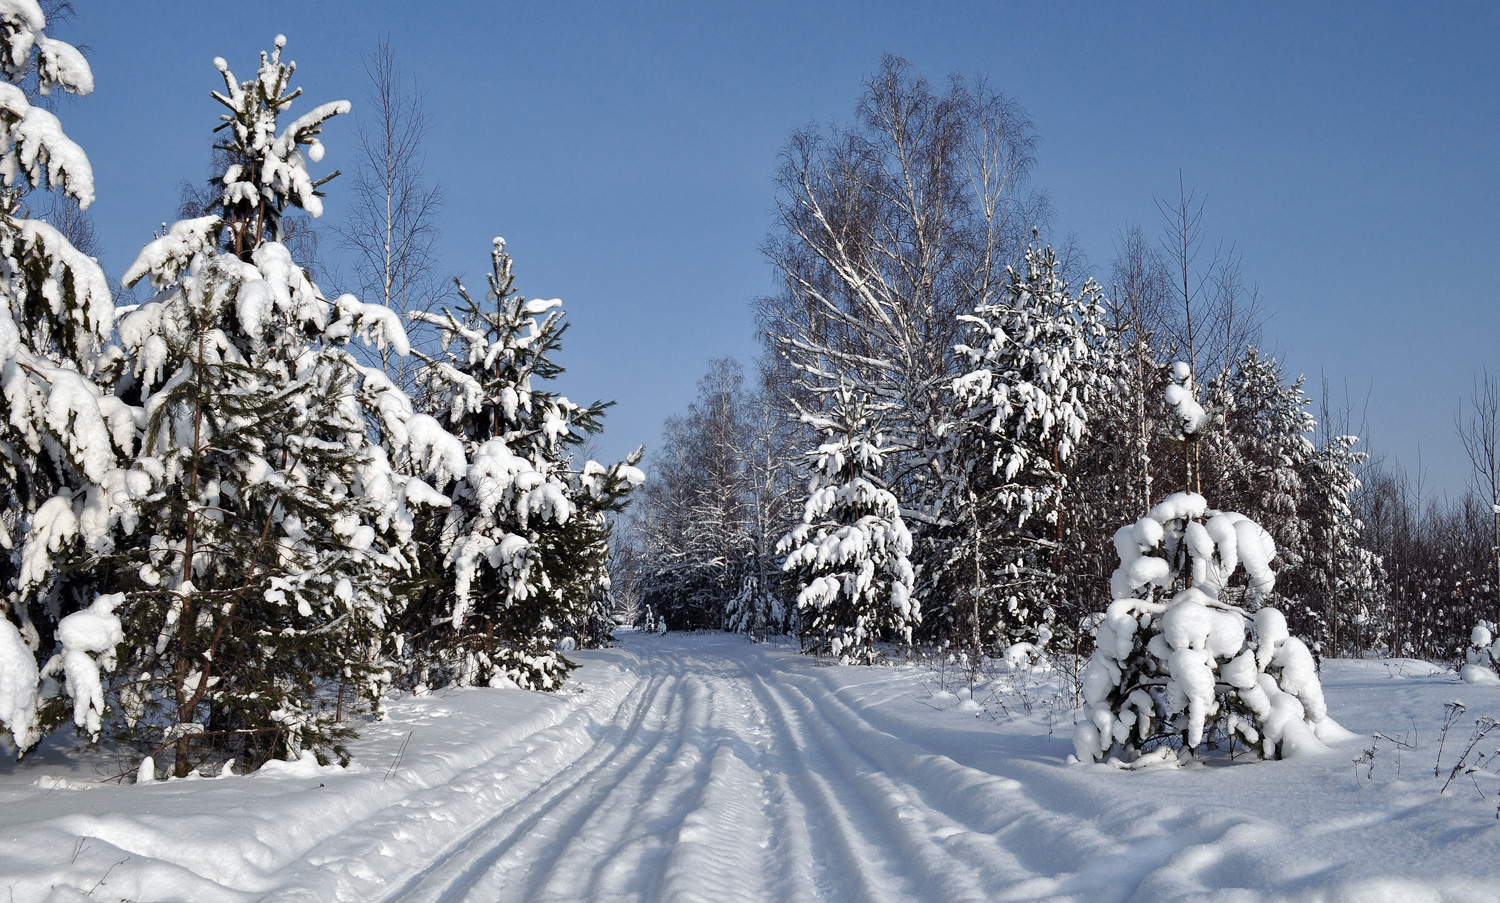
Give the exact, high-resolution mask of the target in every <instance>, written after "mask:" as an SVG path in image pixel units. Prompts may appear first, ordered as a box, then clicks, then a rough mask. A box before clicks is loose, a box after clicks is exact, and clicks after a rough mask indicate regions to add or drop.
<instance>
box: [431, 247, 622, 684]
mask: <svg viewBox="0 0 1500 903" xmlns="http://www.w3.org/2000/svg"><path fill="white" fill-rule="evenodd" d="M490 261H491V272H490V274H489V292H488V294H487V295H486V296H485V302H484V303H483V304H481V303H480V302H477V301H475V300H474V299H473V298H472V297H471V296H470V295H469V292H468V290H467V289H466V288H464V286H463V285H462V284H459V285H458V296H459V300H460V302H461V306H460V309H459V310H458V311H456V312H455V311H449V310H444V311H442V312H441V313H439V314H428V313H420V312H418V313H416V314H414V317H415V318H416V319H418V320H420V321H423V322H426V323H430V324H431V325H433V326H435V327H436V328H437V329H438V331H439V333H440V335H441V339H442V345H443V349H444V353H443V355H442V356H441V357H437V358H428V359H427V360H426V363H427V366H426V367H424V368H423V370H422V371H421V374H420V375H419V382H420V384H421V386H422V388H423V395H424V399H425V404H426V406H427V408H428V410H429V411H430V412H431V416H427V415H417V417H415V418H413V420H412V421H411V422H410V423H409V424H408V429H409V430H410V431H411V433H412V440H411V441H412V444H413V450H414V454H413V458H412V460H413V463H414V466H416V467H417V468H418V469H419V470H421V471H423V472H426V473H429V474H431V475H432V479H433V482H434V485H436V486H437V488H439V489H447V491H448V493H449V497H450V498H451V500H452V504H451V506H450V507H449V509H448V513H447V515H446V517H445V518H444V520H443V521H442V523H441V526H440V527H439V528H438V536H437V539H438V547H439V549H440V551H441V553H442V555H443V559H442V567H443V568H444V569H445V573H446V574H448V575H449V576H448V578H447V580H446V581H445V582H444V583H442V584H441V587H440V589H439V590H438V591H437V592H436V593H435V594H434V595H433V596H432V597H431V598H429V599H428V600H427V603H426V604H425V605H424V607H423V609H422V610H421V612H420V616H421V619H422V620H421V622H420V623H419V624H418V625H417V629H418V630H419V631H420V632H419V633H418V635H417V637H416V643H417V648H418V650H419V651H427V652H429V653H430V660H431V662H432V665H431V670H430V672H429V675H428V680H436V681H439V682H450V681H451V682H454V683H458V684H462V685H469V684H489V685H492V686H501V685H506V684H515V685H519V686H522V687H526V688H530V689H555V688H556V687H557V686H558V685H559V683H560V682H561V681H562V679H563V677H564V676H565V675H566V674H567V671H568V670H569V669H570V668H571V667H572V665H571V663H570V662H569V661H568V660H567V659H566V658H565V657H564V656H562V655H561V654H560V653H559V652H558V651H557V649H556V645H557V643H558V641H559V640H561V639H562V637H563V635H564V634H565V633H570V634H572V635H574V637H575V640H576V639H579V638H580V637H579V636H578V634H580V633H582V634H585V637H583V638H586V637H587V635H593V636H596V637H597V636H598V634H599V633H600V631H599V630H598V629H597V628H594V629H593V630H592V631H590V630H586V629H583V628H584V625H586V624H587V623H588V622H589V620H590V617H591V615H590V609H591V600H596V599H597V598H598V597H599V594H600V593H602V592H603V591H604V587H605V585H606V583H607V580H608V571H607V559H608V540H609V534H610V527H609V524H608V522H607V520H606V515H607V514H608V513H610V512H615V511H619V510H621V509H622V508H623V507H624V505H625V502H626V499H627V497H628V496H629V494H630V493H631V491H632V490H634V489H635V487H637V486H638V485H640V483H641V482H642V480H643V475H642V474H641V472H640V471H639V470H638V469H636V467H635V464H636V462H637V461H638V460H639V458H640V452H639V451H638V452H636V453H635V454H633V455H631V456H630V458H629V459H628V460H626V461H624V462H622V463H619V464H615V465H612V466H609V467H605V466H603V465H601V464H599V463H597V462H595V461H592V460H587V461H582V462H578V461H576V460H575V453H576V450H577V449H578V448H579V447H580V446H581V445H582V444H583V442H584V441H585V440H586V438H587V437H588V436H589V435H590V434H593V433H597V432H598V431H599V430H600V429H601V428H602V424H601V420H600V418H601V416H602V414H603V412H604V409H605V408H606V407H607V405H604V404H598V403H596V404H594V405H590V406H583V405H578V404H575V403H574V402H572V401H569V400H568V399H567V398H565V397H563V396H561V395H558V394H556V393H555V392H553V391H551V390H550V389H548V388H547V387H546V384H547V382H548V381H550V380H552V379H554V378H556V377H557V376H558V375H559V374H560V373H562V367H561V366H560V365H559V364H558V363H557V362H556V361H555V360H553V357H552V356H553V355H554V354H555V353H556V351H557V350H558V348H559V346H560V344H561V340H562V336H563V333H564V332H565V331H566V328H567V327H566V325H565V324H564V323H563V313H562V310H561V302H560V301H556V300H527V299H526V298H524V297H522V296H521V295H520V294H519V293H517V291H516V290H515V287H514V282H515V277H514V274H513V273H512V262H511V257H510V255H509V254H508V253H506V250H505V242H504V240H503V239H498V238H497V239H495V243H494V248H493V250H492V252H491V255H490ZM450 486H451V488H448V487H450ZM598 616H599V615H595V616H594V617H598Z"/></svg>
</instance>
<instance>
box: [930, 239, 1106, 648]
mask: <svg viewBox="0 0 1500 903" xmlns="http://www.w3.org/2000/svg"><path fill="white" fill-rule="evenodd" d="M960 319H961V320H962V321H963V322H964V323H965V324H967V325H968V327H969V330H970V337H969V343H968V344H963V345H959V346H958V349H957V351H958V354H959V356H960V358H961V359H962V360H963V361H964V362H965V363H966V368H967V372H966V373H964V374H963V375H962V376H960V377H958V378H957V379H956V380H954V383H953V395H954V398H955V400H956V409H957V410H956V414H957V417H956V420H957V423H956V433H957V435H956V441H955V449H954V454H953V462H952V464H953V466H951V467H950V468H948V470H949V471H950V473H951V478H952V479H953V480H955V481H956V483H957V484H958V485H957V486H956V487H955V490H954V495H955V497H954V498H952V499H950V500H949V505H948V513H949V523H948V525H947V526H946V527H945V529H944V530H943V531H942V541H943V554H940V555H935V556H933V561H934V565H933V569H934V571H935V575H934V576H935V584H936V588H935V590H934V591H933V592H931V593H927V594H925V595H926V597H927V598H928V599H946V600H949V602H948V607H947V609H946V610H945V611H944V612H943V618H944V619H945V621H946V622H947V625H946V626H947V628H948V630H949V631H950V634H951V635H950V636H949V637H947V638H946V639H948V640H949V641H950V642H955V643H956V644H957V645H958V646H960V647H961V648H963V649H965V650H967V652H968V654H969V655H970V656H971V657H973V658H974V660H975V661H977V660H978V659H979V658H980V657H982V656H984V655H988V654H991V653H994V652H997V651H999V650H1002V649H1004V648H1006V647H1008V646H1010V645H1011V644H1013V643H1017V642H1022V641H1030V642H1035V641H1036V640H1037V638H1038V631H1039V630H1042V629H1046V630H1050V627H1045V628H1044V625H1045V622H1047V621H1048V620H1049V619H1050V615H1051V612H1052V606H1053V605H1054V604H1055V603H1057V602H1058V601H1059V597H1060V593H1059V584H1060V582H1061V581H1062V579H1063V575H1062V563H1061V561H1060V558H1061V552H1062V549H1063V548H1064V542H1063V540H1064V537H1065V534H1066V531H1067V529H1068V527H1067V525H1066V524H1064V523H1063V521H1062V518H1061V512H1062V510H1063V502H1064V497H1065V495H1066V493H1067V491H1068V489H1069V482H1068V474H1067V467H1068V465H1069V464H1070V463H1071V459H1072V457H1073V453H1074V451H1075V449H1076V448H1077V447H1078V446H1079V445H1080V444H1081V443H1083V442H1084V441H1085V437H1086V434H1087V433H1088V431H1089V429H1090V426H1091V422H1090V419H1091V411H1092V408H1093V407H1094V406H1095V404H1096V403H1097V401H1098V396H1099V395H1100V394H1102V393H1104V392H1108V391H1109V390H1110V388H1111V386H1110V381H1109V371H1110V370H1111V369H1112V368H1113V366H1114V363H1113V357H1112V355H1111V340H1110V337H1109V335H1108V334H1107V330H1106V328H1105V326H1104V322H1103V310H1102V308H1101V307H1100V305H1099V288H1098V286H1097V285H1095V284H1094V283H1092V282H1089V283H1086V284H1085V285H1084V286H1083V288H1082V289H1081V290H1080V291H1078V292H1077V293H1076V294H1075V293H1070V291H1069V289H1068V285H1067V283H1066V282H1064V281H1063V279H1062V278H1061V276H1060V275H1059V274H1058V272H1057V257H1056V255H1054V254H1053V252H1052V249H1051V248H1044V249H1036V248H1033V249H1031V250H1028V251H1027V253H1026V260H1025V267H1024V269H1023V270H1021V271H1017V270H1011V271H1010V276H1009V282H1008V284H1007V291H1006V295H1005V297H1004V298H1003V299H1001V300H1000V301H999V302H997V303H994V304H984V305H981V306H980V307H979V308H978V309H977V310H975V312H974V313H973V314H970V315H965V316H963V317H961V318H960ZM934 614H935V613H934V612H933V611H932V610H931V606H929V608H928V611H927V612H926V617H928V618H929V619H930V618H932V617H933V616H934Z"/></svg>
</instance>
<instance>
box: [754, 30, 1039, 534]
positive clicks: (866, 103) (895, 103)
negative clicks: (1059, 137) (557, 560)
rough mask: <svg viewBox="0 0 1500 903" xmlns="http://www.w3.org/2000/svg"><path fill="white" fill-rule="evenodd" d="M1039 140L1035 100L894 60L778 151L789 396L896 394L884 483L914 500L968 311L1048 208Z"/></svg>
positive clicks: (764, 314) (781, 356) (774, 343)
mask: <svg viewBox="0 0 1500 903" xmlns="http://www.w3.org/2000/svg"><path fill="white" fill-rule="evenodd" d="M1035 146H1036V138H1035V135H1034V133H1033V131H1032V123H1031V121H1030V120H1029V119H1028V118H1027V116H1026V113H1025V111H1024V110H1022V109H1021V107H1020V105H1019V104H1017V103H1016V102H1015V101H1013V100H1011V99H1009V98H1007V97H1005V96H1004V95H1003V94H1000V93H999V92H997V91H994V90H993V89H992V88H991V87H990V86H989V84H988V83H986V82H985V81H984V80H983V79H982V78H977V77H976V78H970V77H966V76H954V77H953V78H951V79H950V80H949V81H948V84H947V86H946V87H945V88H940V87H938V86H934V85H933V84H931V83H929V82H928V81H927V79H925V78H923V77H922V76H920V75H918V74H917V73H916V72H915V71H914V70H913V68H912V66H911V64H910V63H908V62H907V61H906V60H903V59H901V58H899V57H894V56H887V57H885V58H884V59H882V60H881V64H880V68H879V70H878V71H877V72H876V73H875V74H874V75H873V76H872V77H870V78H869V79H868V80H867V81H866V82H865V91H864V95H863V97H862V98H861V99H860V102H859V106H858V109H857V117H856V121H855V124H854V125H852V126H847V127H829V128H818V127H810V128H807V129H803V130H801V131H798V132H796V133H795V134H793V136H792V138H791V141H790V142H789V143H788V144H787V146H786V148H785V149H784V150H783V151H782V162H781V169H780V171H779V172H778V174H777V180H776V181H777V187H778V189H779V196H778V211H779V217H778V222H777V225H776V229H775V231H774V232H773V234H772V236H771V237H770V239H769V240H768V241H767V243H766V245H765V253H766V255H767V257H768V258H769V259H770V261H771V263H772V265H773V266H774V267H775V269H776V271H777V273H778V275H779V277H780V282H781V290H780V291H779V292H777V293H776V294H774V295H772V296H770V297H767V298H764V299H761V301H760V304H759V313H760V317H761V323H762V326H763V328H764V330H765V337H766V343H767V345H768V346H769V347H768V351H769V352H770V355H769V357H770V358H772V359H773V360H774V361H775V362H776V364H777V365H779V366H780V367H781V368H782V369H783V371H784V372H783V378H784V383H785V384H786V385H787V387H788V406H789V407H793V406H795V407H800V408H804V409H806V408H812V409H818V408H819V407H820V406H821V404H822V399H823V398H825V397H826V396H827V395H828V393H830V392H831V391H833V390H834V389H835V388H836V387H838V386H839V385H841V384H845V383H847V384H850V385H854V386H856V387H857V388H858V390H859V391H860V392H861V393H862V394H864V395H865V397H868V398H870V399H871V400H872V401H873V402H875V403H878V404H881V405H884V406H887V408H888V409H889V410H890V411H891V415H890V418H889V419H888V420H887V423H886V426H887V428H888V430H889V432H888V435H887V440H888V442H889V443H890V447H891V450H892V458H893V459H894V461H895V464H894V466H893V467H891V468H890V469H889V479H890V481H891V482H892V484H893V485H896V484H899V485H900V486H901V488H900V490H898V497H901V498H902V499H903V504H905V505H908V506H910V507H914V508H916V509H923V508H928V509H930V508H931V507H932V503H934V502H935V501H937V499H935V498H934V497H933V495H934V490H935V486H936V482H937V481H936V477H937V476H938V473H937V472H938V469H939V467H938V458H939V457H940V454H941V450H942V447H943V444H944V442H945V441H946V439H945V424H946V423H947V421H948V419H949V417H950V413H949V408H950V404H949V398H948V395H949V390H948V387H949V385H950V383H951V382H952V379H953V377H954V376H955V375H956V372H955V371H956V365H955V355H954V350H953V349H954V345H955V344H956V343H957V342H958V341H959V339H960V331H959V330H960V327H959V321H958V315H959V314H962V313H970V312H972V311H974V310H975V309H976V308H977V307H979V306H980V305H982V304H988V303H992V302H994V301H995V300H996V299H997V298H998V297H999V296H1000V295H1001V293H1002V291H1003V287H1004V285H1005V276H1006V267H1007V266H1008V265H1009V264H1011V263H1014V262H1015V261H1016V260H1018V259H1019V257H1020V253H1021V251H1022V250H1023V248H1024V246H1025V242H1026V239H1027V235H1028V232H1029V231H1030V230H1031V229H1032V227H1033V226H1035V225H1036V224H1037V222H1038V221H1039V220H1040V219H1042V218H1043V217H1044V215H1045V212H1046V200H1045V198H1044V197H1043V196H1042V195H1040V194H1039V193H1036V192H1034V191H1032V190H1031V189H1030V188H1029V176H1030V171H1031V166H1032V161H1033V153H1034V150H1035ZM923 497H926V503H925V504H924V503H923V500H922V499H923ZM912 516H913V517H916V518H918V519H921V518H923V517H925V516H929V515H928V512H924V511H913V513H912Z"/></svg>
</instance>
